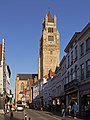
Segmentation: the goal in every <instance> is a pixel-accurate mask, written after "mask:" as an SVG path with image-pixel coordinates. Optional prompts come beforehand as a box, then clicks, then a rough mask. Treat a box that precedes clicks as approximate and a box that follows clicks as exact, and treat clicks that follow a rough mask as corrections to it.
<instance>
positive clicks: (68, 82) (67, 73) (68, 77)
mask: <svg viewBox="0 0 90 120" xmlns="http://www.w3.org/2000/svg"><path fill="white" fill-rule="evenodd" d="M67 79H68V83H69V72H68V73H67Z"/></svg>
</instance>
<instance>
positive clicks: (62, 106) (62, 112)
mask: <svg viewBox="0 0 90 120" xmlns="http://www.w3.org/2000/svg"><path fill="white" fill-rule="evenodd" d="M61 110H62V111H61V114H62V116H63V117H65V105H64V103H62V105H61Z"/></svg>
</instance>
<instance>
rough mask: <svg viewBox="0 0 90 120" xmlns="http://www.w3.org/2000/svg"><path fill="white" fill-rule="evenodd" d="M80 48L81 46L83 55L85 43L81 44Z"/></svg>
mask: <svg viewBox="0 0 90 120" xmlns="http://www.w3.org/2000/svg"><path fill="white" fill-rule="evenodd" d="M80 48H81V56H82V55H84V43H82V44H81V46H80Z"/></svg>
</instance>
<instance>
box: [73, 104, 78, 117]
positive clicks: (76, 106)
mask: <svg viewBox="0 0 90 120" xmlns="http://www.w3.org/2000/svg"><path fill="white" fill-rule="evenodd" d="M72 111H73V115H74V119H77V113H78V104H77V102H75V103H74V104H73V106H72Z"/></svg>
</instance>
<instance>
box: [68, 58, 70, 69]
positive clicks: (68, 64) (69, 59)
mask: <svg viewBox="0 0 90 120" xmlns="http://www.w3.org/2000/svg"><path fill="white" fill-rule="evenodd" d="M69 66H70V56H68V68H69Z"/></svg>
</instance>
